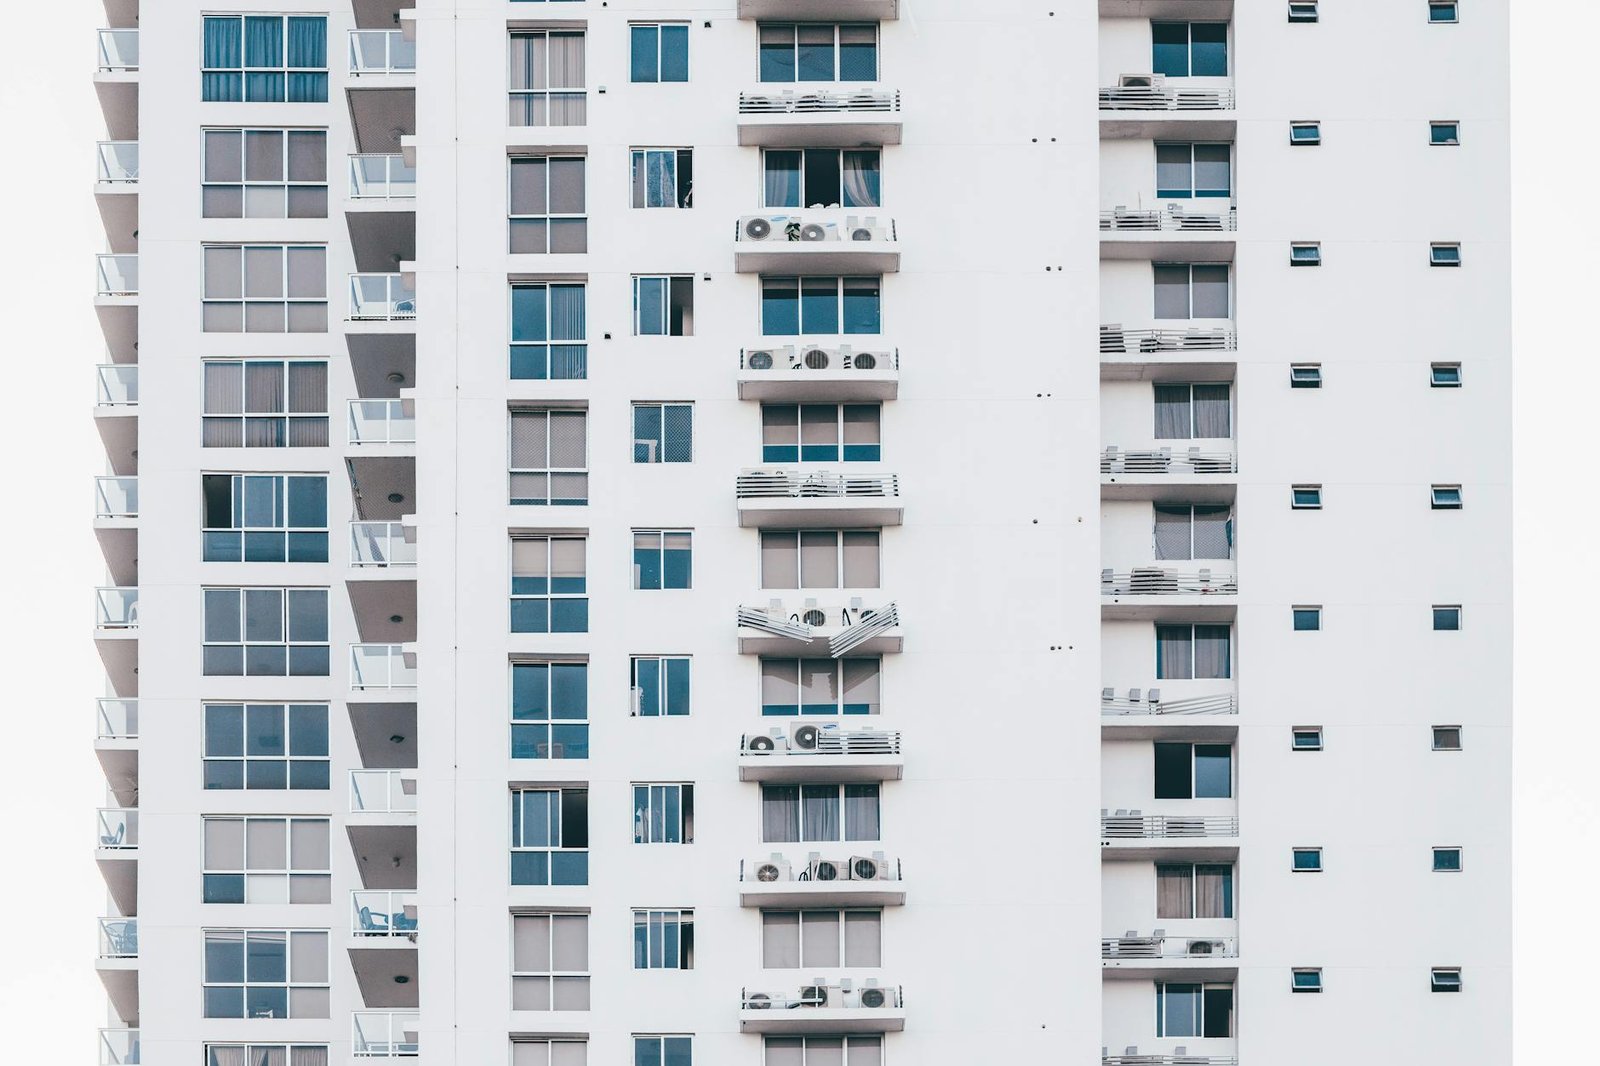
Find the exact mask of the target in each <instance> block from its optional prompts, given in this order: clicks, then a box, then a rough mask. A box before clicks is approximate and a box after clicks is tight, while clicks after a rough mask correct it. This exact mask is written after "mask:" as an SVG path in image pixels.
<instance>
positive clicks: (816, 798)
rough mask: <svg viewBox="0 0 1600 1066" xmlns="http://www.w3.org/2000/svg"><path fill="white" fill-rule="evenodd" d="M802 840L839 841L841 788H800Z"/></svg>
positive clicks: (812, 786)
mask: <svg viewBox="0 0 1600 1066" xmlns="http://www.w3.org/2000/svg"><path fill="white" fill-rule="evenodd" d="M800 839H801V840H838V839H839V786H838V785H802V786H800Z"/></svg>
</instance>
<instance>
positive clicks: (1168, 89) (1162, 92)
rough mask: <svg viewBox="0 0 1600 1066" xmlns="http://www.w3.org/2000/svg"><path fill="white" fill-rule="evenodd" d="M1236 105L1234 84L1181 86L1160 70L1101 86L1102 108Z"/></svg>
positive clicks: (1222, 107) (1172, 108) (1227, 107)
mask: <svg viewBox="0 0 1600 1066" xmlns="http://www.w3.org/2000/svg"><path fill="white" fill-rule="evenodd" d="M1135 81H1139V82H1145V84H1132V83H1133V82H1135ZM1233 106H1234V99H1233V89H1232V88H1231V87H1226V86H1218V87H1214V88H1203V89H1202V88H1192V89H1191V88H1182V89H1180V88H1177V87H1175V86H1173V85H1171V84H1169V83H1168V82H1166V81H1165V79H1163V78H1162V76H1161V75H1159V74H1154V75H1139V76H1136V77H1126V78H1124V79H1123V84H1121V85H1111V86H1107V87H1105V88H1103V89H1101V90H1100V110H1102V111H1232V110H1233Z"/></svg>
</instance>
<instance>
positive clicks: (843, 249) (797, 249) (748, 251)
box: [733, 234, 900, 275]
mask: <svg viewBox="0 0 1600 1066" xmlns="http://www.w3.org/2000/svg"><path fill="white" fill-rule="evenodd" d="M776 237H777V239H774V240H766V241H751V240H740V241H736V242H735V243H734V249H733V268H734V270H735V271H737V272H738V273H740V274H801V275H810V274H892V273H895V272H896V271H898V270H899V269H900V245H899V242H898V241H880V240H873V241H851V240H842V241H806V240H798V241H791V240H787V239H784V238H783V236H782V234H778V235H776Z"/></svg>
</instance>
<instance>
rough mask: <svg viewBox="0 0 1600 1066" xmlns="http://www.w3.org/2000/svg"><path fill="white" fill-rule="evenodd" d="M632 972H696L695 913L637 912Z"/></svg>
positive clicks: (634, 918) (634, 921) (634, 913)
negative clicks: (694, 970) (693, 970)
mask: <svg viewBox="0 0 1600 1066" xmlns="http://www.w3.org/2000/svg"><path fill="white" fill-rule="evenodd" d="M633 968H634V969H635V970H692V969H694V911H644V910H639V911H634V912H633Z"/></svg>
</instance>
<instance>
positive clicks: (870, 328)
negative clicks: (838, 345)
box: [761, 277, 883, 337]
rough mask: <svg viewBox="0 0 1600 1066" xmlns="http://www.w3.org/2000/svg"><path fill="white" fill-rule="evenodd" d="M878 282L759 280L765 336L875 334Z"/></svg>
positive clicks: (878, 312)
mask: <svg viewBox="0 0 1600 1066" xmlns="http://www.w3.org/2000/svg"><path fill="white" fill-rule="evenodd" d="M880 281H881V279H879V278H811V277H808V278H786V277H762V279H761V334H762V336H765V337H799V336H802V335H804V336H807V337H814V336H838V335H840V334H862V333H874V334H875V333H881V332H882V328H883V316H882V308H881V306H880V304H881V295H880V293H881V284H880Z"/></svg>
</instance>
